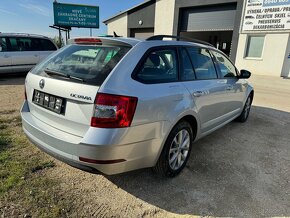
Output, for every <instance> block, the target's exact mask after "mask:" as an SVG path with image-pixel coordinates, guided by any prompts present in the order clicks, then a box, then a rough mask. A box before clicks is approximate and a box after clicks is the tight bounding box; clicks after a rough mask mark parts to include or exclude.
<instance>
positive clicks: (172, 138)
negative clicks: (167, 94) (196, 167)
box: [153, 121, 193, 177]
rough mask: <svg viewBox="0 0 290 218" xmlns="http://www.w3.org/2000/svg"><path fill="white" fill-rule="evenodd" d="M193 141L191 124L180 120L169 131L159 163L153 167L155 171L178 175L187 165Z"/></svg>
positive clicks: (170, 175) (167, 175)
mask: <svg viewBox="0 0 290 218" xmlns="http://www.w3.org/2000/svg"><path fill="white" fill-rule="evenodd" d="M192 143H193V131H192V128H191V125H190V124H189V123H188V122H186V121H181V122H179V123H178V124H177V125H175V126H174V127H173V129H172V130H171V132H170V133H169V135H168V137H167V139H166V142H165V144H164V147H163V150H162V152H161V154H160V157H159V159H158V161H157V164H156V165H155V167H154V168H153V170H154V172H156V173H158V174H159V175H161V176H166V177H174V176H177V175H178V174H179V173H180V172H181V171H182V169H183V168H184V167H185V165H186V162H187V160H188V158H189V156H190V152H191V148H192Z"/></svg>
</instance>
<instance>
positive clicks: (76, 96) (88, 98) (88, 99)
mask: <svg viewBox="0 0 290 218" xmlns="http://www.w3.org/2000/svg"><path fill="white" fill-rule="evenodd" d="M70 96H71V97H73V98H79V99H84V100H87V101H91V100H92V98H91V97H89V96H84V95H78V94H73V93H71V94H70Z"/></svg>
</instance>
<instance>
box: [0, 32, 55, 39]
mask: <svg viewBox="0 0 290 218" xmlns="http://www.w3.org/2000/svg"><path fill="white" fill-rule="evenodd" d="M0 33H1V32H0ZM1 34H3V35H12V36H35V37H45V38H49V37H47V36H44V35H40V34H31V33H1Z"/></svg>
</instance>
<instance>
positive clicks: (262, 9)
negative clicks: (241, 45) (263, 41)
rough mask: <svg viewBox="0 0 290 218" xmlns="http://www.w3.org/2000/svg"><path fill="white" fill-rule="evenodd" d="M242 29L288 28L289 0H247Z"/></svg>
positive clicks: (277, 29)
mask: <svg viewBox="0 0 290 218" xmlns="http://www.w3.org/2000/svg"><path fill="white" fill-rule="evenodd" d="M242 29H243V31H279V30H290V0H247V1H246V7H245V13H244V22H243V28H242Z"/></svg>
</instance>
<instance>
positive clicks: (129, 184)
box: [0, 76, 290, 217]
mask: <svg viewBox="0 0 290 218" xmlns="http://www.w3.org/2000/svg"><path fill="white" fill-rule="evenodd" d="M250 82H251V83H252V84H253V85H254V86H255V100H254V102H253V104H254V105H253V108H252V111H251V114H250V117H249V120H248V122H246V123H244V124H240V123H236V122H232V123H230V124H228V125H226V126H225V127H223V128H222V129H220V130H218V131H216V132H214V133H213V134H211V135H209V136H207V137H205V138H204V139H201V140H200V141H198V142H196V143H195V144H194V145H195V146H194V148H193V150H192V153H191V157H190V159H189V162H188V164H187V167H186V168H185V169H184V171H183V173H181V174H180V176H178V177H176V178H174V179H163V178H160V177H158V176H156V175H154V174H153V173H152V172H151V171H150V170H149V169H143V170H138V171H134V172H129V173H125V174H121V175H115V176H103V175H94V174H89V173H85V172H82V171H80V170H77V169H74V168H71V167H69V166H67V165H65V164H63V163H61V162H59V161H56V165H57V166H56V167H54V168H52V169H50V170H49V171H48V172H49V175H48V176H49V177H51V178H57V179H61V181H62V182H61V183H60V184H59V186H60V187H62V190H64V192H70V193H71V194H72V195H71V196H73V197H72V198H73V199H72V200H73V201H74V203H75V205H77V206H76V207H77V208H75V209H74V210H73V212H72V213H71V214H70V216H71V217H88V216H97V217H109V216H116V217H118V216H120V217H152V216H153V217H176V216H181V215H184V216H185V217H187V216H190V217H192V216H219V217H228V216H247V217H261V216H267V217H269V216H290V149H289V147H290V134H289V133H290V101H289V96H290V80H286V79H281V78H274V77H265V76H253V77H252V78H251V79H250ZM23 84H24V77H23V76H22V77H17V76H16V77H4V78H3V77H2V78H0V93H1V95H0V97H1V101H0V113H1V112H2V111H10V110H11V111H12V110H15V109H19V108H20V107H21V104H22V101H23ZM11 96H13V97H11Z"/></svg>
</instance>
